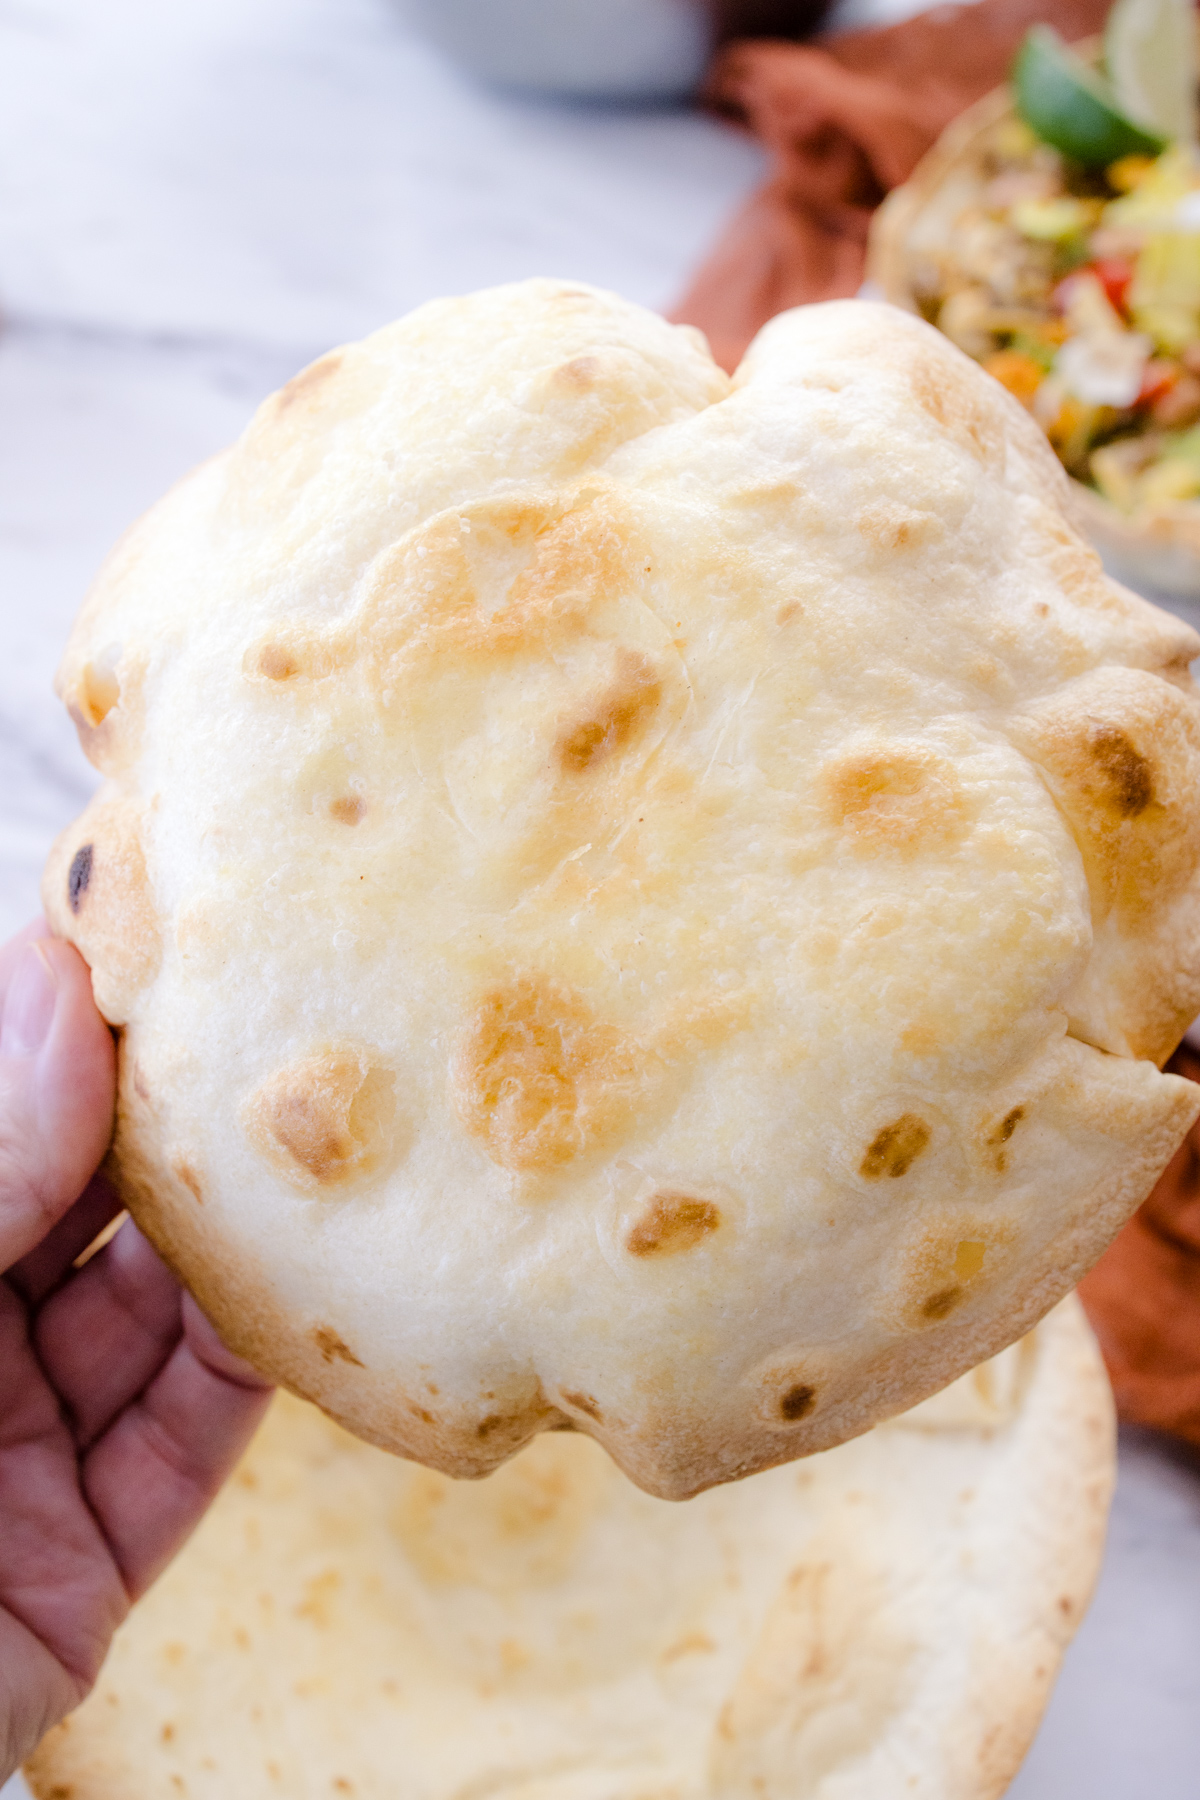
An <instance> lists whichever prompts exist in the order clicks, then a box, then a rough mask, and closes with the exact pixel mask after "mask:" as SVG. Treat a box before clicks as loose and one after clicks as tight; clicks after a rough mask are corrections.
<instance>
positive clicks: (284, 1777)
mask: <svg viewBox="0 0 1200 1800" xmlns="http://www.w3.org/2000/svg"><path fill="white" fill-rule="evenodd" d="M1112 1474H1113V1428H1112V1406H1111V1401H1110V1398H1109V1394H1108V1385H1107V1382H1106V1380H1105V1377H1104V1371H1103V1368H1102V1367H1101V1365H1100V1362H1099V1358H1098V1356H1097V1354H1096V1350H1095V1346H1094V1344H1093V1343H1092V1342H1091V1339H1090V1335H1089V1333H1088V1330H1087V1326H1086V1324H1085V1323H1084V1321H1083V1318H1082V1314H1081V1311H1080V1309H1079V1306H1078V1303H1077V1302H1076V1301H1074V1300H1070V1301H1068V1302H1066V1303H1064V1305H1063V1306H1062V1307H1061V1308H1060V1309H1059V1310H1058V1311H1057V1312H1055V1313H1053V1314H1052V1315H1051V1316H1050V1317H1049V1318H1048V1319H1047V1320H1046V1321H1045V1322H1044V1323H1043V1324H1042V1325H1040V1326H1039V1327H1038V1328H1037V1330H1036V1332H1035V1333H1034V1334H1033V1335H1032V1336H1031V1337H1030V1338H1028V1339H1026V1341H1025V1342H1023V1343H1022V1344H1020V1345H1017V1346H1014V1347H1013V1348H1012V1349H1010V1350H1008V1351H1005V1352H1004V1353H1003V1354H1002V1355H1001V1357H1000V1358H999V1359H998V1360H997V1361H996V1362H995V1363H992V1364H988V1365H985V1366H984V1367H983V1368H981V1369H979V1370H977V1371H976V1372H975V1373H974V1374H973V1375H970V1376H967V1377H965V1378H964V1379H963V1380H962V1381H960V1382H958V1383H957V1384H955V1386H953V1387H951V1388H949V1389H947V1390H946V1391H945V1392H944V1393H942V1394H939V1395H938V1396H936V1397H935V1398H934V1399H933V1400H929V1401H926V1402H925V1403H924V1405H923V1406H921V1407H919V1408H917V1410H916V1411H915V1412H914V1413H911V1414H909V1415H907V1416H906V1417H904V1418H902V1419H900V1420H897V1421H896V1422H895V1423H894V1424H891V1425H886V1426H882V1427H880V1428H879V1429H878V1430H876V1431H873V1432H871V1433H869V1434H868V1435H867V1436H866V1437H862V1438H859V1439H858V1440H857V1441H856V1442H855V1443H853V1444H847V1445H845V1446H843V1447H842V1448H840V1449H837V1450H831V1451H828V1452H827V1453H826V1454H825V1455H823V1456H818V1457H815V1458H813V1459H811V1460H809V1461H806V1462H803V1463H800V1464H799V1465H794V1466H792V1467H790V1468H785V1469H776V1470H773V1471H770V1472H768V1473H766V1474H763V1475H757V1476H755V1477H754V1478H753V1479H752V1480H750V1481H747V1482H742V1483H738V1484H736V1485H733V1486H729V1487H723V1488H718V1489H716V1490H714V1491H713V1492H711V1493H708V1494H704V1495H702V1496H701V1497H700V1498H698V1499H695V1500H692V1501H689V1502H688V1503H687V1504H686V1505H684V1506H677V1505H671V1504H669V1503H667V1502H664V1501H661V1500H655V1499H652V1498H650V1497H649V1496H647V1495H646V1494H643V1493H640V1492H639V1491H638V1490H637V1489H636V1488H634V1487H632V1486H631V1485H630V1484H629V1483H628V1482H626V1481H625V1480H624V1479H623V1477H622V1476H621V1475H620V1474H619V1473H618V1472H617V1470H616V1469H615V1468H614V1467H613V1466H612V1464H611V1462H609V1460H608V1459H607V1458H606V1457H605V1456H604V1454H603V1452H602V1451H600V1450H599V1449H598V1448H597V1446H596V1445H595V1444H593V1443H590V1442H589V1441H588V1440H587V1439H586V1438H584V1437H582V1436H576V1435H570V1434H568V1435H564V1434H559V1433H555V1434H548V1435H547V1436H544V1437H541V1438H539V1439H538V1440H537V1441H536V1442H535V1443H533V1444H531V1445H529V1446H528V1447H527V1448H526V1449H524V1450H522V1451H521V1453H520V1455H519V1456H518V1457H517V1458H516V1459H515V1460H514V1461H513V1462H511V1463H510V1464H509V1465H508V1466H507V1467H506V1468H504V1469H501V1470H500V1471H499V1472H498V1473H497V1474H495V1475H493V1476H492V1477H490V1479H489V1480H487V1481H484V1482H481V1483H455V1482H452V1481H450V1480H448V1479H447V1478H446V1477H445V1476H443V1475H439V1474H435V1473H434V1472H432V1471H430V1470H427V1469H421V1468H416V1467H414V1466H413V1465H412V1464H410V1463H404V1462H401V1461H398V1460H397V1459H395V1458H391V1457H387V1456H383V1455H381V1454H380V1453H379V1452H378V1451H376V1450H372V1449H369V1448H367V1447H366V1446H365V1445H363V1444H361V1443H360V1442H358V1441H357V1440H355V1439H353V1438H350V1437H347V1436H346V1435H345V1434H344V1433H343V1432H341V1431H340V1430H339V1429H338V1427H337V1426H335V1425H332V1424H331V1423H330V1422H329V1421H328V1420H327V1419H325V1418H324V1417H323V1416H322V1415H321V1414H320V1413H318V1412H316V1411H315V1410H314V1409H312V1408H309V1407H305V1406H303V1405H302V1404H301V1403H300V1402H298V1401H295V1400H292V1399H290V1398H281V1399H280V1400H279V1401H277V1402H276V1405H275V1409H274V1411H273V1412H272V1413H271V1414H270V1416H269V1418H268V1421H267V1424H266V1425H265V1426H264V1427H263V1430H262V1432H261V1433H260V1435H259V1437H258V1439H257V1440H256V1442H255V1444H254V1445H253V1447H252V1449H251V1451H250V1453H249V1455H248V1456H247V1457H246V1459H245V1461H244V1463H243V1464H242V1466H241V1468H240V1470H239V1471H238V1472H237V1474H236V1475H235V1476H234V1478H233V1481H232V1483H231V1484H230V1486H229V1487H228V1488H227V1489H226V1490H225V1492H224V1493H223V1494H222V1496H221V1498H220V1499H219V1500H218V1501H217V1503H216V1506H215V1508H214V1509H213V1512H212V1513H211V1514H210V1516H209V1518H208V1519H207V1520H206V1521H205V1523H204V1524H203V1525H202V1526H201V1528H200V1530H199V1531H198V1533H197V1534H196V1537H195V1538H194V1539H193V1540H192V1542H191V1544H190V1545H189V1546H188V1548H187V1549H186V1550H185V1551H184V1552H183V1555H182V1556H181V1557H180V1559H179V1561H178V1562H177V1563H176V1564H175V1565H174V1567H173V1568H172V1569H170V1570H169V1571H168V1573H167V1574H166V1575H165V1576H163V1578H162V1579H161V1581H160V1582H159V1583H158V1585H157V1586H156V1587H155V1588H153V1589H152V1590H151V1592H150V1594H149V1595H148V1596H147V1597H146V1599H145V1600H143V1601H142V1602H141V1603H140V1604H139V1606H138V1607H137V1609H136V1610H135V1612H134V1613H133V1615H132V1617H131V1618H130V1619H129V1621H128V1622H127V1624H126V1625H124V1626H123V1627H122V1629H121V1631H120V1632H118V1634H117V1638H116V1641H115V1643H114V1646H113V1650H112V1654H111V1655H110V1657H109V1660H108V1663H107V1664H106V1666H105V1669H104V1672H103V1673H102V1675H101V1677H100V1681H99V1684H98V1686H97V1688H96V1690H95V1692H94V1693H93V1695H92V1696H91V1698H90V1699H89V1700H87V1701H86V1702H85V1704H84V1705H83V1706H82V1707H81V1708H80V1709H79V1710H78V1711H77V1712H76V1713H75V1714H74V1715H73V1716H72V1717H71V1718H69V1719H68V1720H67V1721H66V1723H65V1724H63V1725H60V1726H58V1727H57V1728H56V1730H54V1731H52V1732H51V1733H50V1735H49V1737H48V1738H47V1739H46V1740H45V1742H44V1743H43V1744H42V1747H41V1749H40V1750H39V1751H38V1753H37V1755H36V1756H35V1758H34V1760H33V1763H32V1766H31V1767H30V1769H29V1770H28V1775H29V1779H30V1782H31V1785H32V1787H33V1790H34V1793H35V1795H36V1796H37V1797H38V1800H68V1796H69V1800H168V1797H169V1796H172V1795H181V1796H185V1797H187V1800H231V1797H232V1796H236V1800H278V1797H279V1796H280V1795H286V1796H287V1797H288V1800H337V1797H338V1796H356V1797H357V1800H400V1797H401V1796H402V1797H403V1800H468V1797H470V1796H481V1795H491V1794H501V1793H502V1794H507V1795H512V1796H519V1797H520V1800H613V1797H614V1796H617V1795H619V1796H621V1800H994V1796H996V1795H999V1794H1001V1793H1003V1791H1004V1789H1005V1788H1006V1787H1007V1786H1008V1783H1009V1781H1010V1780H1011V1779H1012V1776H1013V1774H1014V1773H1015V1770H1016V1768H1017V1766H1018V1764H1019V1762H1020V1760H1021V1758H1022V1756H1023V1755H1024V1752H1025V1750H1026V1748H1027V1746H1028V1744H1029V1741H1030V1739H1031V1738H1032V1736H1033V1733H1034V1731H1035V1729H1036V1727H1037V1723H1038V1720H1039V1718H1040V1716H1041V1712H1042V1708H1043V1706H1044V1704H1045V1700H1046V1697H1047V1694H1048V1692H1049V1689H1050V1686H1051V1684H1052V1682H1053V1680H1054V1676H1055V1673H1056V1671H1057V1668H1058V1663H1059V1659H1060V1657H1061V1655H1062V1651H1063V1649H1064V1647H1065V1646H1066V1644H1067V1643H1068V1642H1069V1640H1070V1637H1071V1635H1072V1633H1073V1632H1074V1630H1075V1627H1076V1625H1077V1624H1078V1622H1079V1620H1080V1618H1081V1616H1082V1614H1083V1611H1084V1608H1085V1607H1086V1604H1087V1600H1088V1596H1089V1595H1090V1592H1091V1588H1092V1583H1093V1580H1094V1577H1095V1573H1096V1569H1097V1566H1098V1563H1099V1557H1100V1551H1101V1546H1102V1543H1103V1537H1104V1520H1105V1515H1106V1510H1107V1505H1108V1498H1109V1492H1110V1488H1111V1482H1112Z"/></svg>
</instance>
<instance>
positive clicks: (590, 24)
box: [405, 0, 716, 100]
mask: <svg viewBox="0 0 1200 1800" xmlns="http://www.w3.org/2000/svg"><path fill="white" fill-rule="evenodd" d="M405 8H406V11H407V12H408V14H409V16H410V17H411V18H412V19H413V20H414V22H415V23H416V24H417V25H418V26H419V28H420V30H421V31H422V32H423V33H424V35H425V36H426V37H427V38H429V39H430V40H431V41H432V42H433V43H435V44H436V45H437V46H438V48H439V49H441V50H444V51H445V52H446V54H447V55H448V56H451V57H453V59H454V61H455V62H457V63H459V64H461V66H462V67H463V68H465V69H468V70H469V71H470V72H471V74H472V75H475V76H478V77H479V78H480V79H481V80H483V81H488V82H494V83H496V84H497V85H499V86H501V87H508V88H522V89H525V90H526V91H534V92H538V93H543V94H561V95H565V96H573V97H576V98H586V99H594V100H667V99H680V98H682V97H684V96H685V95H687V94H690V93H692V92H693V91H694V89H695V87H696V85H697V83H698V82H699V80H700V77H701V76H702V75H703V73H704V70H705V68H706V66H707V64H708V59H709V56H710V54H711V52H712V48H713V43H714V40H715V35H716V26H715V22H714V16H713V11H712V9H711V8H710V7H709V6H707V5H705V4H704V0H405Z"/></svg>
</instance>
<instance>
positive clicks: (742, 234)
mask: <svg viewBox="0 0 1200 1800" xmlns="http://www.w3.org/2000/svg"><path fill="white" fill-rule="evenodd" d="M1107 10H1108V0H979V3H978V4H977V5H973V6H943V7H939V8H938V10H937V11H936V12H932V13H925V14H924V15H922V16H920V17H918V18H914V19H909V20H907V21H905V22H904V23H903V24H900V25H894V26H891V27H889V28H888V29H886V30H883V31H858V32H851V33H847V34H845V35H843V36H840V37H833V38H828V39H825V40H824V41H823V42H822V43H821V44H820V45H819V47H817V46H812V45H798V44H792V43H783V42H777V41H768V42H750V41H744V42H738V43H732V44H730V45H728V46H727V48H726V49H724V50H723V51H721V52H720V53H719V54H718V56H717V59H716V61H715V63H714V65H713V69H712V72H711V75H710V78H709V82H708V87H707V94H708V98H709V100H710V101H711V103H712V104H714V105H716V106H718V107H720V108H722V109H723V110H725V111H726V112H730V113H732V114H734V115H735V116H736V117H737V118H739V119H740V120H741V121H742V122H743V123H744V124H745V125H747V126H748V127H749V129H750V130H751V131H752V132H754V133H755V135H756V136H758V137H759V138H760V139H761V140H762V142H763V144H764V145H765V146H766V148H767V150H768V151H769V153H770V156H771V161H772V169H771V174H770V178H769V180H768V181H767V184H766V186H765V187H764V188H762V189H761V190H760V192H759V193H757V194H756V195H755V196H754V198H753V199H752V200H751V201H750V202H749V204H748V205H747V206H746V207H745V208H744V209H743V210H742V212H741V213H740V214H739V215H738V216H737V217H736V218H735V219H734V220H733V222H732V224H731V225H730V227H729V229H728V230H727V231H726V233H725V235H724V237H723V238H722V239H721V240H720V242H719V243H718V245H717V247H716V249H715V250H714V252H713V254H712V256H711V257H710V258H709V260H708V262H707V263H705V265H704V267H703V268H702V269H701V271H700V273H699V274H698V275H697V277H696V279H695V281H694V282H693V284H692V286H691V288H690V290H689V291H688V293H687V294H686V295H685V297H684V299H683V300H682V301H681V302H680V304H679V306H678V307H677V308H676V310H675V313H674V315H673V316H674V317H675V318H676V319H678V320H680V321H684V322H686V323H688V324H692V325H699V326H700V327H701V329H702V330H703V331H705V332H706V333H707V334H708V338H709V341H710V343H711V344H712V346H713V351H714V353H715V355H716V356H717V359H718V360H719V361H720V362H722V363H723V364H724V365H725V367H726V368H727V369H733V368H735V367H736V365H737V363H738V361H739V360H740V358H741V355H742V352H743V350H744V349H745V347H746V345H747V344H748V343H749V341H750V339H751V338H752V337H753V336H754V333H755V332H756V331H757V330H758V328H759V326H760V325H764V324H765V323H766V321H767V320H768V319H769V318H771V317H772V315H773V314H775V313H777V312H780V311H782V310H783V308H784V307H788V306H796V305H798V304H799V303H801V302H802V301H806V300H829V299H834V298H837V297H838V296H841V295H847V294H853V293H855V292H856V291H857V289H858V287H859V286H860V284H861V282H862V278H863V261H864V252H865V246H866V237H867V227H868V225H869V223H870V218H871V213H872V210H873V209H874V208H875V207H876V206H877V205H878V203H879V201H880V200H881V199H882V198H883V196H884V194H885V193H887V191H888V190H889V188H892V187H895V186H896V185H897V184H898V183H899V182H902V181H904V180H906V179H907V177H908V176H909V175H910V174H911V172H912V170H913V168H914V166H915V164H916V163H917V161H918V159H919V158H920V157H921V156H922V155H923V154H924V152H925V151H926V150H927V149H928V148H929V146H930V145H931V144H932V143H933V141H934V139H935V138H936V137H937V136H938V134H939V133H940V132H941V131H942V129H943V127H944V126H946V125H948V124H949V122H950V120H951V119H953V118H955V117H956V116H957V115H958V114H959V113H960V112H962V110H963V109H964V108H965V107H967V106H969V105H971V103H972V102H973V101H975V100H977V99H979V98H980V97H981V96H982V95H983V94H985V93H987V92H988V91H989V90H990V89H991V88H993V87H996V86H997V85H998V84H999V83H1000V82H1001V81H1003V79H1004V77H1005V75H1006V73H1007V71H1008V67H1009V64H1010V62H1011V61H1012V57H1013V55H1014V53H1015V51H1016V48H1017V45H1018V44H1019V43H1020V41H1021V38H1022V37H1023V36H1024V34H1025V32H1026V30H1027V28H1028V27H1029V25H1031V24H1032V23H1034V22H1035V21H1038V20H1044V21H1046V22H1048V23H1051V24H1054V25H1055V26H1057V28H1058V30H1059V31H1060V32H1061V33H1062V35H1063V36H1064V37H1065V38H1067V39H1068V40H1073V39H1077V38H1081V37H1087V36H1088V35H1089V34H1090V33H1092V32H1094V31H1098V30H1099V29H1100V27H1101V26H1102V24H1103V22H1104V17H1105V14H1106V12H1107ZM1167 1066H1168V1067H1169V1068H1171V1069H1173V1070H1174V1071H1175V1072H1176V1073H1177V1074H1181V1075H1185V1076H1187V1077H1188V1078H1189V1079H1191V1080H1193V1081H1197V1082H1200V1054H1197V1053H1196V1052H1194V1051H1192V1050H1190V1049H1189V1048H1188V1047H1187V1046H1186V1045H1184V1046H1182V1047H1181V1049H1180V1050H1179V1051H1178V1052H1177V1054H1176V1056H1175V1057H1174V1058H1173V1059H1172V1061H1171V1062H1170V1063H1169V1064H1168V1065H1167ZM1080 1294H1081V1296H1082V1298H1083V1302H1084V1305H1085V1306H1086V1307H1087V1310H1088V1314H1089V1316H1090V1318H1091V1321H1092V1324H1093V1326H1094V1328H1095V1330H1096V1333H1097V1336H1098V1337H1099V1340H1100V1344H1101V1348H1102V1349H1103V1351H1104V1355H1105V1359H1106V1361H1107V1363H1108V1368H1109V1373H1110V1374H1111V1376H1112V1381H1113V1387H1114V1389H1115V1392H1116V1396H1117V1404H1118V1408H1119V1410H1120V1412H1121V1415H1122V1417H1123V1418H1126V1419H1129V1420H1132V1421H1135V1422H1137V1423H1139V1424H1144V1425H1153V1426H1157V1427H1159V1428H1161V1429H1163V1430H1166V1431H1172V1432H1175V1433H1176V1434H1177V1435H1179V1436H1180V1437H1183V1438H1187V1439H1188V1440H1189V1441H1190V1442H1192V1443H1194V1444H1198V1445H1200V1125H1197V1126H1196V1127H1195V1128H1194V1129H1193V1130H1192V1132H1191V1134H1190V1135H1189V1137H1188V1139H1187V1142H1186V1143H1185V1144H1184V1145H1183V1147H1182V1149H1181V1150H1180V1151H1179V1153H1178V1155H1177V1156H1176V1157H1175V1159H1174V1161H1173V1162H1172V1163H1171V1164H1170V1166H1169V1167H1168V1169H1167V1170H1166V1172H1165V1174H1164V1175H1163V1177H1162V1179H1161V1181H1160V1182H1159V1184H1158V1186H1157V1187H1156V1188H1155V1190H1154V1193H1153V1194H1152V1195H1151V1196H1150V1198H1149V1200H1147V1202H1146V1204H1145V1205H1144V1206H1143V1207H1142V1208H1141V1210H1140V1212H1138V1213H1137V1214H1136V1215H1135V1217H1134V1218H1133V1220H1132V1221H1131V1222H1130V1224H1129V1225H1127V1226H1126V1228H1125V1230H1124V1231H1123V1232H1122V1233H1121V1235H1120V1236H1119V1237H1118V1238H1117V1240H1116V1242H1115V1243H1114V1244H1113V1245H1112V1247H1111V1249H1110V1250H1109V1251H1108V1252H1107V1254H1106V1255H1105V1256H1104V1257H1103V1258H1102V1259H1101V1261H1100V1262H1099V1263H1098V1265H1097V1266H1096V1268H1095V1269H1094V1270H1093V1271H1092V1273H1091V1274H1090V1275H1089V1276H1088V1277H1087V1278H1086V1279H1085V1281H1084V1282H1083V1284H1082V1286H1081V1288H1080Z"/></svg>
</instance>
